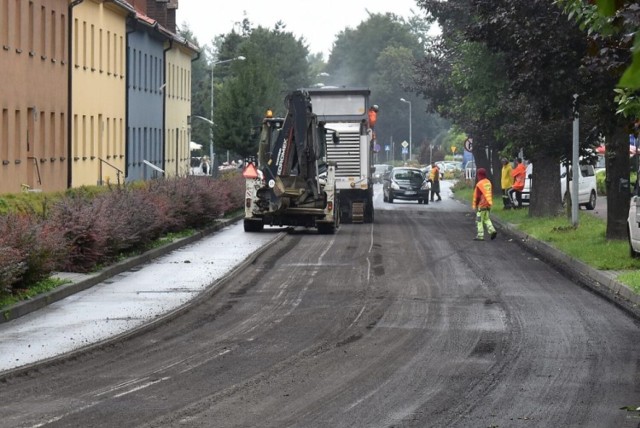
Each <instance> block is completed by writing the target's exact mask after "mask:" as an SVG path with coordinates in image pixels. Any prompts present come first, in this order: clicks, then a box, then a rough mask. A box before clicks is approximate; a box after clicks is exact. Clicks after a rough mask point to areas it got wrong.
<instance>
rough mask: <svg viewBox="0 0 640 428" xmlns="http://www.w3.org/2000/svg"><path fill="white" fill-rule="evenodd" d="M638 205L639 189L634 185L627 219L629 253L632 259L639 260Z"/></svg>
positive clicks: (639, 231) (639, 229) (639, 214)
mask: <svg viewBox="0 0 640 428" xmlns="http://www.w3.org/2000/svg"><path fill="white" fill-rule="evenodd" d="M638 205H640V187H638V185H636V190H635V191H634V194H633V197H632V198H631V203H630V204H629V216H628V217H627V231H628V235H629V252H630V254H631V257H633V258H640V207H639V206H638Z"/></svg>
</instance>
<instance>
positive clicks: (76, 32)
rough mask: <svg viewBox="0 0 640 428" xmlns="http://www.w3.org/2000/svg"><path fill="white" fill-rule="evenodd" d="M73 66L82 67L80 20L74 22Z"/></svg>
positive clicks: (76, 19)
mask: <svg viewBox="0 0 640 428" xmlns="http://www.w3.org/2000/svg"><path fill="white" fill-rule="evenodd" d="M73 24H74V25H73V27H74V30H73V64H74V65H75V66H76V67H80V61H79V55H80V49H79V48H80V46H79V44H80V23H79V21H78V18H75V20H74V22H73Z"/></svg>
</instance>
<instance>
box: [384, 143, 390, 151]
mask: <svg viewBox="0 0 640 428" xmlns="http://www.w3.org/2000/svg"><path fill="white" fill-rule="evenodd" d="M384 151H385V152H390V151H391V146H390V145H388V144H385V145H384Z"/></svg>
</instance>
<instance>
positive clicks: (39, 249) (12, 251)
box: [0, 213, 67, 290]
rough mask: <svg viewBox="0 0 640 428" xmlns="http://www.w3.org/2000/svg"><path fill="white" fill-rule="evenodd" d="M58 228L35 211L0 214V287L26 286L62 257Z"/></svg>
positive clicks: (43, 276) (60, 234) (42, 277)
mask: <svg viewBox="0 0 640 428" xmlns="http://www.w3.org/2000/svg"><path fill="white" fill-rule="evenodd" d="M66 255H67V247H66V245H65V240H64V238H63V235H62V233H61V231H60V230H58V229H57V228H55V227H51V225H50V224H49V223H48V222H46V221H43V220H42V219H41V218H39V217H38V216H36V215H26V214H15V213H13V214H7V215H4V216H0V288H1V289H3V290H10V289H14V290H15V289H20V288H28V287H29V286H30V285H32V284H34V283H36V282H38V281H40V280H42V279H44V278H46V277H48V276H49V275H50V274H51V272H52V271H53V270H55V268H56V266H57V265H58V263H59V262H60V261H61V260H63V259H64V258H66Z"/></svg>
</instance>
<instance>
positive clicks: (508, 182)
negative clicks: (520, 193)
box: [500, 158, 513, 210]
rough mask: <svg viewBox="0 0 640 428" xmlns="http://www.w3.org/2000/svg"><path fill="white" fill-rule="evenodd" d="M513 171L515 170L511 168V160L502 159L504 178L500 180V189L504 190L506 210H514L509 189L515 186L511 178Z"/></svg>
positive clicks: (503, 196)
mask: <svg viewBox="0 0 640 428" xmlns="http://www.w3.org/2000/svg"><path fill="white" fill-rule="evenodd" d="M512 170H513V168H511V163H510V162H509V159H507V158H502V177H501V179H500V187H501V188H502V204H503V205H504V209H505V210H508V209H510V208H513V203H512V202H511V198H510V197H509V189H511V186H513V177H512V176H511V171H512Z"/></svg>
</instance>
